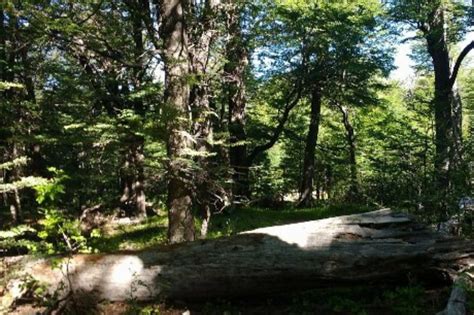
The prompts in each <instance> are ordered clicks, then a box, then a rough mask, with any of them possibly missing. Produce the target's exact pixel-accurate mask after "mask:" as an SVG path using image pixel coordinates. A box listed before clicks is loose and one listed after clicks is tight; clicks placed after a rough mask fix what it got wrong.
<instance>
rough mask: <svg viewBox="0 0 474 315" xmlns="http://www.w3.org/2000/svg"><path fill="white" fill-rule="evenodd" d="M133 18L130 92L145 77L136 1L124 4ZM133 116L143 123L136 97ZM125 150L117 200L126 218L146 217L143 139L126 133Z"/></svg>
mask: <svg viewBox="0 0 474 315" xmlns="http://www.w3.org/2000/svg"><path fill="white" fill-rule="evenodd" d="M126 3H127V5H128V7H129V10H130V11H131V16H132V19H133V24H132V32H133V41H134V44H135V48H134V63H135V65H136V67H134V68H133V70H132V85H133V89H134V91H139V90H140V88H141V87H142V79H143V76H144V75H145V71H146V66H145V61H144V58H145V47H144V42H143V30H144V26H143V19H142V12H141V10H142V4H140V1H137V0H133V1H130V0H127V1H126ZM131 107H132V108H133V110H134V111H135V114H136V115H138V116H139V117H140V119H141V120H142V121H143V119H144V117H145V108H144V104H143V100H142V99H140V98H138V99H135V100H133V101H132V102H131ZM124 145H125V150H124V154H123V160H124V162H123V167H122V174H123V176H122V178H121V181H122V197H121V199H120V201H121V203H122V208H123V209H124V210H126V212H127V214H128V215H133V216H136V217H139V218H143V217H146V196H145V188H144V187H145V183H144V181H145V175H144V145H145V139H144V138H143V136H140V135H137V134H135V133H133V131H131V132H130V134H128V135H127V137H126V139H125V143H124Z"/></svg>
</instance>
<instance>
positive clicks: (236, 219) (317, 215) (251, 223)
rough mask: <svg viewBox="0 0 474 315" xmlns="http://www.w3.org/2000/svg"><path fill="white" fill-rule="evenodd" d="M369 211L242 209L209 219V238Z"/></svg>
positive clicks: (349, 207) (359, 208)
mask: <svg viewBox="0 0 474 315" xmlns="http://www.w3.org/2000/svg"><path fill="white" fill-rule="evenodd" d="M370 210H375V209H372V208H369V207H366V206H358V205H337V206H336V205H321V206H319V207H316V208H309V209H295V208H286V209H282V210H273V209H262V208H242V209H237V210H234V211H232V212H230V213H222V214H217V215H214V216H213V217H212V219H211V224H210V228H209V237H210V238H215V237H220V236H226V235H232V234H236V233H240V232H243V231H248V230H253V229H257V228H261V227H266V226H272V225H282V224H290V223H297V222H304V221H311V220H319V219H325V218H330V217H335V216H340V215H348V214H355V213H362V212H367V211H370Z"/></svg>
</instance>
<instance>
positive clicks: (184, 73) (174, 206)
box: [160, 0, 194, 243]
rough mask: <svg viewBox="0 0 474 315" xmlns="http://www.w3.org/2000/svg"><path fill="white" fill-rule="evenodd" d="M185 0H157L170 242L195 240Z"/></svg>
mask: <svg viewBox="0 0 474 315" xmlns="http://www.w3.org/2000/svg"><path fill="white" fill-rule="evenodd" d="M187 5H188V3H187V1H182V0H162V1H160V13H161V23H162V25H161V30H160V34H161V37H162V39H163V61H164V63H165V76H166V81H165V99H164V101H165V106H166V107H167V110H168V111H169V114H170V116H171V117H170V118H169V120H168V121H167V132H168V139H167V150H168V159H169V162H168V163H169V166H168V178H169V179H168V180H169V182H168V211H169V212H168V218H169V226H168V238H169V240H170V242H171V243H178V242H182V241H192V240H194V217H193V212H192V202H193V197H192V183H191V182H190V180H191V178H192V177H191V176H190V162H189V154H190V151H191V150H192V135H191V111H190V107H189V106H190V104H189V93H190V87H189V83H188V80H189V77H188V76H189V59H188V54H189V47H188V37H189V35H188V30H187V28H186V20H185V18H186V15H185V13H186V12H187V10H188V8H187Z"/></svg>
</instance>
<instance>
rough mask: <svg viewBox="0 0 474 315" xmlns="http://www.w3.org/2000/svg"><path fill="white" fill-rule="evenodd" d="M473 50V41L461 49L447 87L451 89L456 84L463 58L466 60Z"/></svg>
mask: <svg viewBox="0 0 474 315" xmlns="http://www.w3.org/2000/svg"><path fill="white" fill-rule="evenodd" d="M473 49H474V41H472V42H471V43H470V44H469V45H467V46H466V47H465V48H464V49H463V51H462V52H461V54H460V55H459V57H458V59H457V60H456V64H455V65H454V68H453V73H452V75H451V78H450V79H449V85H450V87H451V88H452V87H453V86H454V83H455V82H456V79H457V76H458V73H459V68H461V65H462V62H463V61H464V58H466V56H467V54H469V52H470V51H471V50H473Z"/></svg>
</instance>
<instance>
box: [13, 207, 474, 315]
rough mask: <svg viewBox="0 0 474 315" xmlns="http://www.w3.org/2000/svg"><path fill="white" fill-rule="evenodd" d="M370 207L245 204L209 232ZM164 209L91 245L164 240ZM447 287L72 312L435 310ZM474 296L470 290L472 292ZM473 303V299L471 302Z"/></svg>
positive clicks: (25, 310) (414, 313) (108, 248)
mask: <svg viewBox="0 0 474 315" xmlns="http://www.w3.org/2000/svg"><path fill="white" fill-rule="evenodd" d="M370 210H374V208H370V207H364V206H348V205H340V206H328V205H322V206H319V207H316V208H312V209H290V208H285V209H281V210H271V209H262V208H246V209H239V210H234V211H233V212H232V213H227V212H226V213H222V214H218V215H215V216H214V217H213V219H212V220H211V225H210V229H209V235H208V237H209V238H216V237H220V236H227V235H232V234H236V233H239V232H242V231H245V230H252V229H256V228H259V227H265V226H272V225H280V224H289V223H296V222H303V221H309V220H317V219H323V218H327V217H334V216H339V215H346V214H355V213H361V212H366V211H370ZM166 221H167V219H166V215H165V214H162V215H157V216H154V217H151V218H149V219H147V220H146V221H144V222H142V223H140V224H135V225H124V226H115V227H114V226H109V227H105V228H104V229H103V230H102V232H101V235H100V237H98V238H95V239H92V241H91V243H90V245H91V246H92V247H93V248H95V249H96V250H97V251H100V252H114V251H118V250H138V249H143V248H147V247H152V246H155V245H160V244H163V243H165V241H166V224H167V222H166ZM450 289H451V288H448V287H444V288H428V287H423V286H422V285H421V284H419V283H417V282H416V280H413V281H412V282H411V283H407V284H406V285H404V286H399V287H393V286H392V287H391V286H386V287H380V286H379V287H372V286H370V284H369V285H364V286H360V287H348V288H338V289H331V288H328V289H325V290H321V289H320V290H312V291H305V292H287V293H285V294H283V295H280V296H269V297H260V298H252V299H245V300H214V301H205V302H200V303H186V302H183V301H174V302H173V303H169V302H162V303H156V304H150V303H148V304H140V303H136V302H135V301H128V302H127V303H106V304H101V305H97V306H95V310H91V309H88V310H87V311H86V310H80V311H77V312H71V313H72V314H142V315H146V314H225V315H233V314H354V315H362V314H374V315H383V314H394V315H397V314H400V315H402V314H407V315H418V314H420V315H421V314H436V313H437V312H439V311H440V310H442V309H443V308H444V307H445V303H446V301H447V300H448V297H449V292H450ZM471 296H472V297H473V298H471V299H470V301H474V294H472V292H471ZM471 306H472V307H471V309H474V305H471ZM42 310H44V309H43V308H41V307H32V306H31V305H28V304H25V305H22V306H21V305H20V306H18V307H17V308H16V310H15V312H13V313H11V314H36V313H41V312H42Z"/></svg>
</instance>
